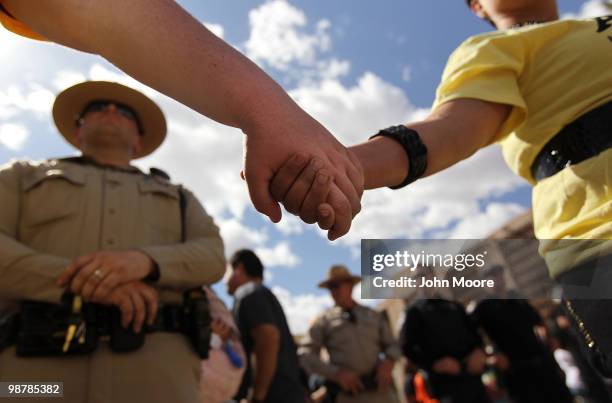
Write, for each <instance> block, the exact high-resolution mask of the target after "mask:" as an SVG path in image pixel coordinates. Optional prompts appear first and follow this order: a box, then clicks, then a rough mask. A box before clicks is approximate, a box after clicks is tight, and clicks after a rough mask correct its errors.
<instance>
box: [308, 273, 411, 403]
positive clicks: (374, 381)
mask: <svg viewBox="0 0 612 403" xmlns="http://www.w3.org/2000/svg"><path fill="white" fill-rule="evenodd" d="M359 281H361V278H360V277H358V276H354V275H352V274H351V273H350V272H349V271H348V269H347V268H346V267H344V266H339V265H337V266H332V267H331V269H330V270H329V272H328V275H327V279H326V280H325V281H323V282H321V283H319V288H326V289H328V290H329V291H330V293H331V296H332V298H333V299H334V302H335V306H333V307H332V308H329V309H327V310H326V311H325V312H323V313H322V314H321V316H319V317H318V318H317V320H316V321H315V322H314V324H313V325H312V326H311V328H310V330H309V332H308V335H307V337H306V340H305V341H304V344H303V345H302V346H301V347H300V349H299V355H300V363H301V364H302V366H303V367H304V368H305V369H306V371H308V372H309V373H315V374H319V375H321V376H323V377H325V378H326V380H327V382H326V387H327V393H328V401H332V402H338V403H349V402H350V403H366V402H367V403H392V402H397V394H396V391H395V388H394V387H393V378H392V375H391V372H392V370H393V365H394V363H395V361H396V360H397V359H398V358H399V357H400V355H401V352H400V350H399V346H398V345H397V342H396V340H394V338H393V335H392V334H391V328H390V326H389V321H388V319H387V318H386V316H385V315H383V314H381V313H379V312H376V311H374V310H372V309H370V308H367V307H365V306H362V305H359V304H357V302H355V300H354V299H353V297H352V292H353V287H354V285H355V284H357V283H358V282H359ZM322 348H325V349H326V350H327V353H328V355H329V362H325V361H323V360H322V359H321V357H320V352H321V349H322Z"/></svg>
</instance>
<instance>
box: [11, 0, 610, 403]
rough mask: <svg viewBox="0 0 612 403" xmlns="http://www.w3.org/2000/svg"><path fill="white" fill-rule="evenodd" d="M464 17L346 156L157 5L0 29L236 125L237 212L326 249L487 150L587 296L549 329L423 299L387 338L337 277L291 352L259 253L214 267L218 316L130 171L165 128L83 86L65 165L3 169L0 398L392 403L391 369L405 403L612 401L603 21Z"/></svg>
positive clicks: (270, 87)
mask: <svg viewBox="0 0 612 403" xmlns="http://www.w3.org/2000/svg"><path fill="white" fill-rule="evenodd" d="M467 5H468V6H469V7H470V9H471V10H472V11H473V12H474V13H475V14H476V15H477V16H479V17H481V18H483V19H486V20H487V21H489V22H490V24H491V25H492V26H494V27H495V28H497V31H496V32H492V33H487V34H482V35H478V36H475V37H472V38H470V39H468V40H467V41H465V42H464V43H463V44H462V45H461V46H460V47H459V48H458V49H457V50H456V51H455V52H454V53H453V55H452V56H451V57H450V59H449V63H448V65H447V67H446V69H445V72H444V75H443V78H442V82H441V84H440V86H439V88H438V92H437V94H436V100H435V103H434V106H433V108H432V112H431V114H430V115H429V116H428V117H427V118H426V119H425V120H423V121H421V122H413V123H410V124H406V125H404V124H401V125H397V126H391V127H389V128H386V129H382V130H381V131H380V132H379V133H378V134H376V135H375V136H372V138H370V139H369V140H368V141H366V142H365V143H362V144H359V145H356V146H353V147H348V148H347V147H344V146H343V145H342V144H340V143H339V142H338V141H337V140H336V139H335V138H334V137H333V136H332V135H331V134H330V133H329V132H328V131H327V130H326V129H325V128H324V127H323V126H322V125H320V124H319V123H318V122H316V121H315V120H314V119H312V118H311V117H310V116H308V115H307V114H306V113H305V112H304V111H303V110H302V109H301V108H299V107H298V106H297V105H296V104H295V103H294V102H293V101H292V100H291V98H290V97H289V96H288V95H287V94H286V93H285V92H284V91H283V90H282V89H281V87H280V86H279V85H278V84H276V83H275V82H274V81H273V80H272V79H270V78H269V77H268V76H267V75H266V74H265V73H264V72H263V71H262V70H260V69H259V68H258V67H257V66H256V65H255V64H254V63H252V62H251V61H249V60H248V59H247V58H246V57H244V56H242V55H241V54H240V53H239V52H238V51H236V50H235V49H234V48H232V47H231V46H229V45H227V44H226V43H224V42H223V41H222V40H221V39H219V38H217V37H216V36H214V35H213V34H212V33H211V32H209V31H208V30H207V29H206V28H205V27H204V26H203V25H202V24H201V23H199V22H198V21H196V20H195V19H194V18H193V17H191V16H190V15H189V14H188V13H187V12H185V10H183V9H182V8H181V7H180V6H179V5H178V4H176V3H175V2H173V1H169V0H155V1H152V0H131V1H129V2H125V1H117V2H113V3H112V6H111V5H109V3H108V2H91V1H89V2H88V1H83V0H61V1H45V2H23V1H19V0H0V22H1V23H2V24H3V25H4V26H5V27H6V28H8V29H9V30H11V31H13V32H16V33H18V34H20V35H24V36H28V37H31V38H33V39H38V40H48V41H54V42H56V43H58V44H62V45H65V46H69V47H72V48H75V49H79V50H82V51H86V52H90V53H95V54H99V55H101V56H103V57H105V58H106V59H107V60H109V61H110V62H112V63H114V64H115V65H117V66H118V67H119V68H120V69H122V70H124V71H125V72H127V73H128V74H130V75H131V76H133V77H135V78H136V79H138V80H140V81H142V82H143V83H145V84H148V85H150V86H151V87H153V88H155V89H158V90H160V91H161V92H163V93H165V94H167V95H169V96H171V97H173V98H174V99H176V100H178V101H180V102H182V103H184V104H185V105H187V106H189V107H191V108H193V109H194V110H196V111H198V112H200V113H202V114H203V115H206V116H208V117H210V118H212V119H214V120H216V121H219V122H221V123H224V124H227V125H230V126H234V127H236V128H239V129H241V130H242V131H243V132H244V133H245V135H246V140H245V150H246V154H245V165H244V170H243V177H244V179H245V180H246V183H247V186H248V191H249V194H250V196H251V199H252V201H253V204H254V207H255V208H256V209H257V210H258V211H260V212H262V213H263V214H266V215H267V216H268V217H269V218H270V219H271V220H272V221H275V222H276V221H278V220H279V219H280V206H279V203H281V204H282V205H283V206H284V207H285V209H286V210H287V211H289V212H290V213H293V214H296V215H298V216H299V217H300V218H301V219H302V220H303V221H305V222H307V223H317V224H318V225H319V226H320V227H321V228H322V229H324V230H328V237H329V238H330V239H331V240H333V239H336V238H338V237H339V236H342V235H344V234H345V233H347V232H348V231H349V229H350V226H351V221H352V219H353V218H354V217H355V215H356V214H358V213H359V210H360V209H361V204H360V199H361V196H362V193H363V191H364V189H374V188H378V187H383V186H389V187H392V188H400V187H403V186H406V185H408V184H410V183H412V182H414V181H416V180H418V179H420V178H421V177H424V176H428V175H432V174H435V173H437V172H439V171H441V170H443V169H445V168H447V167H449V166H451V165H453V164H455V163H457V162H459V161H461V160H463V159H465V158H467V157H468V156H470V155H472V154H473V153H474V152H476V151H477V150H478V149H480V148H482V147H484V146H486V145H489V144H491V143H493V142H499V143H500V144H501V146H502V149H503V151H504V156H505V158H506V160H507V162H508V164H509V165H510V167H511V168H512V169H513V170H514V171H515V172H516V173H517V174H518V175H520V176H522V177H524V178H525V179H526V180H527V181H529V182H530V183H532V184H533V185H534V189H533V205H534V206H533V211H534V227H535V228H534V229H535V234H536V236H537V237H538V238H539V239H540V240H541V248H540V252H541V253H542V254H543V255H544V258H545V259H546V261H547V264H548V266H549V268H550V274H551V276H552V277H553V278H555V279H556V280H558V281H559V282H560V283H561V284H562V285H563V286H564V287H566V288H567V289H569V288H571V287H572V286H575V285H583V284H588V283H590V282H593V283H594V284H595V285H596V286H597V287H596V288H597V291H603V292H604V293H605V294H603V297H600V295H599V294H596V295H595V296H596V297H597V298H579V297H577V296H575V295H572V294H566V295H564V299H563V302H562V304H561V305H560V306H561V307H562V309H560V310H559V311H557V312H556V313H555V316H554V317H552V318H548V319H549V320H552V322H551V323H552V325H550V324H549V325H548V326H547V324H546V321H545V320H543V319H542V318H541V316H540V315H539V314H538V313H537V312H536V311H535V310H534V309H533V307H531V306H530V305H529V303H528V302H526V301H525V300H522V299H520V298H518V299H517V298H515V297H512V296H511V295H510V293H511V291H510V290H508V291H506V290H503V293H504V294H506V295H505V297H506V298H483V299H482V300H479V301H474V302H473V303H472V304H471V306H470V307H469V309H467V310H466V308H465V307H464V305H462V304H460V303H459V302H457V301H450V300H446V299H443V298H441V297H439V296H437V295H433V294H432V295H426V294H424V295H420V296H419V298H417V300H416V301H414V302H412V303H411V304H409V305H408V307H407V309H406V313H405V319H404V321H403V324H402V327H401V331H400V332H399V333H400V334H399V337H395V336H394V334H393V332H392V330H391V329H392V328H391V325H390V323H389V320H388V318H387V317H386V316H385V314H384V313H381V312H377V311H375V310H373V309H371V308H368V307H365V306H363V305H360V304H358V303H357V302H356V301H355V300H354V299H353V297H352V289H353V287H354V286H355V285H356V284H357V283H358V282H359V281H360V278H359V277H358V276H355V275H353V274H351V273H350V272H349V270H348V269H347V268H346V267H344V266H340V265H338V266H333V267H332V268H331V269H330V270H329V273H328V275H327V278H326V279H324V280H323V281H322V282H321V283H320V284H319V287H321V288H324V289H327V290H329V292H330V294H331V297H332V299H333V300H334V306H333V307H330V308H329V309H327V310H326V311H325V312H322V313H321V314H320V315H319V317H318V318H317V319H316V320H315V321H314V322H313V323H312V325H311V327H310V329H309V331H308V334H307V335H306V336H305V338H304V340H300V341H299V342H296V340H295V338H294V336H293V335H292V334H291V332H290V329H289V326H288V324H287V319H286V317H285V314H284V312H283V309H282V307H281V305H280V303H279V301H278V299H277V298H276V297H275V296H274V294H273V293H272V292H271V291H270V290H269V289H268V288H267V287H266V286H265V285H264V284H263V278H264V274H263V273H264V266H263V264H262V262H261V261H260V259H259V258H258V257H257V256H256V255H255V253H254V252H253V251H251V250H246V249H245V250H239V251H236V252H235V253H233V254H232V255H231V257H230V258H229V264H230V266H231V273H230V274H231V275H230V276H229V279H228V281H227V286H228V292H229V293H230V294H231V295H232V296H233V297H234V305H233V308H232V310H231V311H230V310H229V309H228V308H227V307H226V306H225V305H224V304H223V302H222V301H221V299H220V298H219V297H218V296H217V295H215V293H214V292H213V291H212V289H211V288H210V286H211V285H212V284H214V283H215V282H217V281H219V280H220V279H221V278H222V276H223V275H224V273H225V271H226V253H227V252H228V251H225V250H224V246H223V245H224V244H223V240H222V239H221V236H220V233H219V229H218V227H217V226H216V224H215V223H214V220H213V218H212V217H211V216H210V215H208V213H207V212H206V210H205V209H204V207H203V206H202V205H201V203H200V202H199V201H198V199H197V198H196V197H195V196H194V194H193V193H191V192H190V191H189V190H188V189H187V188H185V187H184V186H182V185H178V184H176V183H174V182H173V181H172V180H171V179H170V176H169V175H168V174H167V173H166V172H164V171H162V170H160V169H156V168H152V169H151V170H150V171H149V172H143V171H141V170H140V169H138V168H136V167H135V166H134V165H133V163H132V162H133V161H134V160H135V159H138V158H142V157H144V156H147V155H149V154H150V153H152V152H153V151H155V150H156V149H157V148H158V147H159V146H160V144H161V143H162V142H163V140H164V138H165V136H166V131H167V126H166V119H165V116H164V113H163V112H162V111H161V109H160V108H159V107H158V106H157V105H156V104H155V103H154V102H153V101H152V100H150V99H149V98H148V97H146V96H145V95H143V94H142V93H140V92H138V91H135V90H133V89H131V88H128V87H125V86H123V85H120V84H117V83H112V82H105V81H90V82H84V83H80V84H77V85H74V86H72V87H69V88H67V89H65V90H64V91H62V92H61V93H60V94H59V95H58V96H57V97H56V99H55V103H54V104H53V120H54V123H55V126H56V127H57V130H58V132H59V133H60V134H61V135H62V136H63V137H64V139H65V140H66V141H67V142H68V143H70V144H71V145H73V146H74V147H76V148H77V149H78V150H80V152H81V155H80V156H78V157H69V158H50V159H47V160H43V161H30V160H20V161H13V162H11V163H8V164H6V165H3V166H2V167H1V168H0V204H1V206H2V208H1V209H0V304H1V305H0V308H1V310H0V311H1V313H2V315H1V316H0V381H2V382H9V383H10V382H40V383H42V382H55V381H61V382H63V392H62V393H63V396H62V397H63V399H64V401H66V402H79V403H80V402H113V403H122V402H134V401H147V402H169V401H176V402H191V403H196V402H198V403H200V402H225V401H229V400H231V399H234V400H236V401H247V402H253V403H256V402H267V403H300V402H308V401H310V400H315V401H320V402H340V403H342V402H346V403H350V402H354V403H365V402H396V401H397V400H398V398H399V395H398V391H397V388H396V386H395V383H394V378H393V370H394V368H398V367H399V366H400V365H399V364H398V362H400V361H401V362H402V363H403V365H404V366H405V368H406V372H407V373H408V374H409V376H408V380H407V381H406V388H405V395H406V398H407V399H408V400H410V401H412V402H419V403H432V402H439V403H445V402H459V403H464V402H465V403H467V402H470V403H477V402H493V401H496V402H497V401H499V402H503V401H511V402H516V403H522V402H549V401H550V402H555V403H557V402H561V403H562V402H572V401H576V399H582V401H585V402H586V401H591V402H607V401H610V398H609V396H608V393H607V384H606V383H605V378H606V377H610V376H611V375H612V336H611V332H610V323H611V322H610V320H609V315H610V304H611V302H610V298H609V288H610V287H609V285H610V273H612V272H611V271H610V270H607V269H609V268H610V264H611V256H612V254H611V252H612V247H611V246H610V242H609V240H610V239H611V238H612V227H611V223H612V219H611V218H612V195H611V193H610V192H611V189H612V186H611V184H610V175H609V173H610V172H611V169H610V159H611V156H612V152H611V146H612V136H611V133H610V130H611V128H612V120H611V116H612V113H611V105H612V104H611V101H612V91H610V88H612V70H611V69H610V68H609V65H610V61H611V59H610V57H611V56H610V55H611V54H612V53H611V52H610V50H611V49H610V46H612V45H611V41H610V33H611V32H612V17H600V18H596V19H585V20H564V21H558V11H557V6H556V1H555V0H539V1H533V0H467ZM169 27H171V28H172V29H171V30H170V29H169ZM170 31H172V32H173V34H172V35H169V34H168V32H170ZM150 43H155V44H156V51H155V52H150V51H149V48H150ZM585 43H588V46H586V45H585ZM568 55H571V56H572V57H568ZM152 66H154V68H152ZM605 66H608V67H605ZM176 77H180V79H179V80H177V79H176ZM219 99H223V102H216V101H215V100H219ZM260 99H266V100H267V102H258V100H260ZM470 180H472V178H470ZM567 239H570V240H572V241H574V242H571V243H569V244H568V243H566V242H561V240H567ZM490 275H491V276H500V269H499V268H491V269H490ZM594 279H595V280H594ZM497 282H498V283H499V284H503V280H502V279H498V280H497ZM424 292H425V291H424ZM606 292H607V293H606ZM583 296H584V295H583ZM323 351H325V354H322V352H323ZM402 355H403V356H404V358H401V357H402ZM56 397H57V396H47V397H40V398H39V399H40V400H38V401H41V402H42V401H45V399H47V398H48V399H49V400H51V399H54V398H56ZM504 399H505V400H504ZM9 401H10V399H9Z"/></svg>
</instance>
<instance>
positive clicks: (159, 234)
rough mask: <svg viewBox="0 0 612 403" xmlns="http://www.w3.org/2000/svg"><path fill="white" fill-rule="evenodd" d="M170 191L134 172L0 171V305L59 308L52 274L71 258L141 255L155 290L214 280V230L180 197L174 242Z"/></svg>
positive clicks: (80, 167)
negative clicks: (25, 302) (154, 273)
mask: <svg viewBox="0 0 612 403" xmlns="http://www.w3.org/2000/svg"><path fill="white" fill-rule="evenodd" d="M178 189H179V188H178V186H176V185H173V184H170V183H168V182H166V181H165V180H163V179H158V178H153V177H151V176H149V175H144V174H142V173H141V172H140V171H139V170H138V169H136V168H133V169H130V170H118V169H113V168H104V167H100V166H94V165H91V164H81V163H75V162H66V161H61V160H59V161H58V160H49V161H44V162H40V163H31V162H15V163H12V164H10V165H7V166H4V167H2V168H0V206H2V208H1V209H0V300H6V299H13V300H20V299H35V300H41V301H48V302H59V300H60V297H61V294H62V292H63V290H62V289H60V288H58V287H57V286H56V285H55V281H56V279H57V277H58V276H59V274H60V273H61V272H62V271H63V270H64V269H65V268H66V266H67V265H68V264H69V262H70V260H71V259H73V258H76V257H78V256H81V255H84V254H87V253H90V252H94V251H99V250H126V249H139V250H141V251H143V252H144V253H146V254H147V255H149V256H150V257H151V258H152V259H153V260H154V261H155V262H156V263H157V264H158V265H159V269H160V274H161V276H160V279H159V282H158V284H157V285H158V286H159V287H160V288H161V289H162V290H164V289H168V290H176V291H182V290H185V289H188V288H194V287H198V286H201V285H203V284H210V283H213V282H215V281H217V280H219V279H220V278H221V276H222V275H223V272H224V270H225V259H224V254H223V242H222V240H221V238H220V237H219V230H218V228H217V226H216V225H215V224H214V223H213V220H212V218H211V217H210V216H209V215H208V214H206V212H205V211H204V209H203V207H202V206H201V204H200V203H199V202H198V201H197V199H196V198H195V197H194V196H193V194H192V193H191V192H188V191H185V194H186V196H187V208H186V215H185V216H186V220H185V221H186V223H185V224H186V228H185V230H186V238H187V242H185V243H181V220H180V208H179V193H178V192H179V190H178ZM171 294H172V293H167V294H166V295H171ZM174 294H175V296H176V297H179V295H178V294H179V293H174ZM166 298H170V299H173V297H171V296H166Z"/></svg>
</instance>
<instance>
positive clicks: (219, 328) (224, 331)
mask: <svg viewBox="0 0 612 403" xmlns="http://www.w3.org/2000/svg"><path fill="white" fill-rule="evenodd" d="M210 328H211V330H212V332H213V333H216V334H217V336H219V337H220V338H221V340H223V341H227V339H229V338H230V336H231V334H232V328H231V327H230V326H228V325H226V324H225V323H224V322H223V321H222V320H221V319H213V321H212V323H211V324H210Z"/></svg>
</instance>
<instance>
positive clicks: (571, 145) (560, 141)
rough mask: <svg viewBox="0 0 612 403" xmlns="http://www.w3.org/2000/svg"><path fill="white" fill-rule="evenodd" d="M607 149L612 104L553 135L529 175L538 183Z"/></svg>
mask: <svg viewBox="0 0 612 403" xmlns="http://www.w3.org/2000/svg"><path fill="white" fill-rule="evenodd" d="M610 147H612V102H608V103H607V104H605V105H602V106H599V107H597V108H595V109H593V110H591V111H589V112H587V113H585V114H584V115H582V116H580V117H579V118H578V119H576V120H575V121H573V122H572V123H570V124H569V125H567V126H565V127H564V128H563V129H562V130H561V131H560V132H559V133H557V134H556V135H555V137H553V138H552V139H551V140H550V141H549V142H548V143H546V145H545V146H544V148H542V150H541V151H540V153H539V154H538V155H537V156H536V158H535V160H534V161H533V164H532V165H531V174H532V175H533V177H534V179H535V180H536V181H540V180H542V179H544V178H548V177H549V176H552V175H554V174H556V173H557V172H559V171H561V170H562V169H563V168H565V167H568V166H570V165H574V164H578V163H579V162H582V161H584V160H586V159H589V158H591V157H594V156H596V155H598V154H599V153H601V152H603V151H605V150H607V149H608V148H610Z"/></svg>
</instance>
